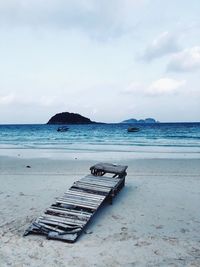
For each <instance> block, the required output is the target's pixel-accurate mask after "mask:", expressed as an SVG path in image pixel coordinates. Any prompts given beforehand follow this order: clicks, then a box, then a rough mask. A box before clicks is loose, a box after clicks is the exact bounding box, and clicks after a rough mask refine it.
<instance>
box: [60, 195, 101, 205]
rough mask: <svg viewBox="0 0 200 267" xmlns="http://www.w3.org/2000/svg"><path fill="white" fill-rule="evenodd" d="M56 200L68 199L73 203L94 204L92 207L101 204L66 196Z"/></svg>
mask: <svg viewBox="0 0 200 267" xmlns="http://www.w3.org/2000/svg"><path fill="white" fill-rule="evenodd" d="M58 200H62V201H69V202H70V203H72V202H73V203H76V204H79V203H82V204H85V205H90V206H94V207H98V206H99V205H100V204H101V202H91V201H84V200H81V199H75V198H68V197H61V198H58Z"/></svg>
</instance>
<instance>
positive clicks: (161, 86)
mask: <svg viewBox="0 0 200 267" xmlns="http://www.w3.org/2000/svg"><path fill="white" fill-rule="evenodd" d="M185 83H186V82H185V80H175V79H171V78H161V79H158V80H156V81H153V82H152V83H151V84H150V85H145V84H142V83H138V82H133V83H131V84H130V85H129V86H128V87H127V88H126V89H125V90H124V91H123V93H124V94H134V95H142V96H164V95H171V94H175V93H177V92H179V90H180V89H181V88H182V87H183V86H184V85H185Z"/></svg>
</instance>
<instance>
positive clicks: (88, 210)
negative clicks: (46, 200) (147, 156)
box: [24, 163, 127, 243]
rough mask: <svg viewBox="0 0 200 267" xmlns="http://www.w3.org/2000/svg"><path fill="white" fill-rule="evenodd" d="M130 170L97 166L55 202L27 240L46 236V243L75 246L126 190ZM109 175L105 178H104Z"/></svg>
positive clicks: (116, 166)
mask: <svg viewBox="0 0 200 267" xmlns="http://www.w3.org/2000/svg"><path fill="white" fill-rule="evenodd" d="M126 169H127V166H122V165H116V164H108V163H98V164H96V165H94V166H92V167H91V168H90V170H91V174H89V175H86V176H85V177H83V178H81V179H80V180H78V181H76V182H74V183H73V185H72V186H71V187H70V188H69V189H68V190H67V191H66V192H65V193H64V195H63V196H62V197H59V198H57V199H56V200H55V203H54V204H52V205H51V206H50V207H49V208H47V209H46V211H45V212H44V214H43V215H42V216H40V217H38V218H36V219H35V220H34V221H33V222H32V224H31V225H30V226H29V228H28V229H27V230H26V231H25V233H24V236H26V235H28V234H31V233H34V234H43V235H46V237H47V239H55V240H61V241H65V242H70V243H73V242H75V241H76V240H77V238H78V237H79V236H80V235H81V233H82V232H83V231H84V232H85V233H86V234H92V231H85V228H86V226H87V225H88V223H89V222H90V220H91V219H92V217H93V216H94V215H95V214H96V212H97V210H98V209H99V208H100V207H101V206H102V205H103V204H104V203H105V202H109V203H110V204H112V199H113V198H114V197H115V195H117V193H118V192H119V191H120V190H121V189H122V188H123V187H124V184H125V177H126V175H127V173H126ZM105 174H106V176H104V175H105Z"/></svg>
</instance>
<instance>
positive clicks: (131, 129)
mask: <svg viewBox="0 0 200 267" xmlns="http://www.w3.org/2000/svg"><path fill="white" fill-rule="evenodd" d="M139 130H140V129H139V128H137V127H129V128H128V130H127V131H128V132H129V133H132V132H138V131H139Z"/></svg>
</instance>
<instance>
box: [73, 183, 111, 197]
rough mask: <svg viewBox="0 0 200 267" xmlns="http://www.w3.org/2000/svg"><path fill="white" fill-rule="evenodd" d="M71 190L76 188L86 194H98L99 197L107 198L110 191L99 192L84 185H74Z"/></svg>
mask: <svg viewBox="0 0 200 267" xmlns="http://www.w3.org/2000/svg"><path fill="white" fill-rule="evenodd" d="M73 188H76V189H79V190H84V191H87V192H92V193H96V194H99V195H102V196H107V195H108V194H109V192H110V191H111V190H110V191H109V192H108V191H107V190H106V191H105V190H104V191H102V190H99V189H97V188H93V187H91V186H86V185H84V184H76V185H73Z"/></svg>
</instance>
